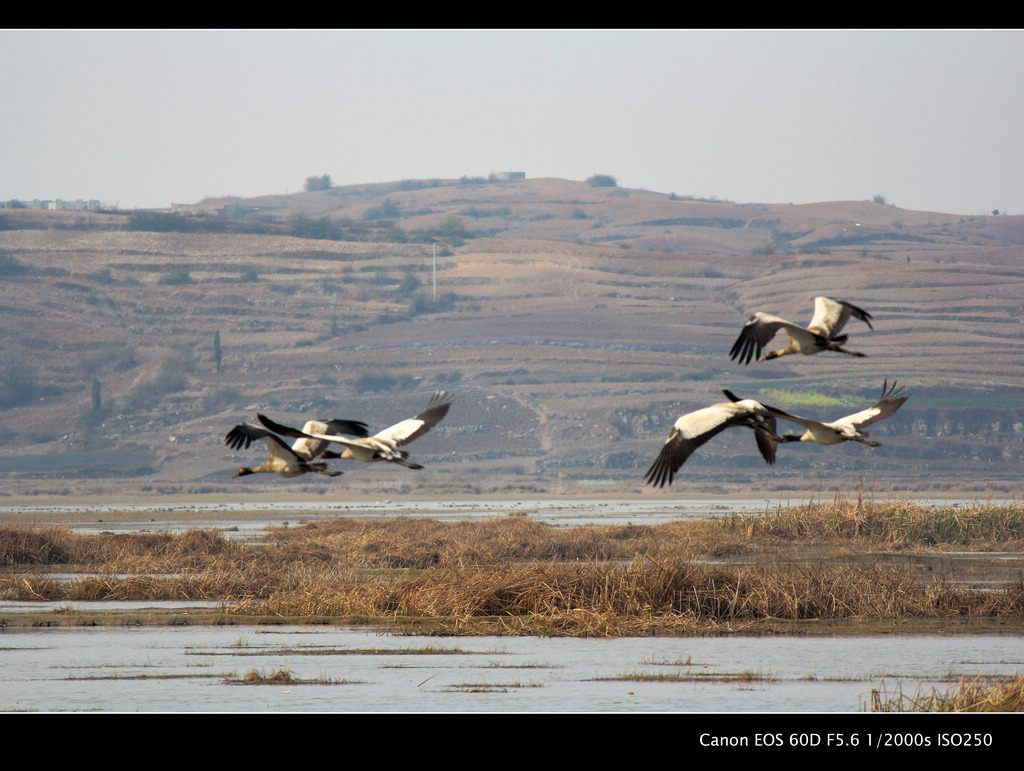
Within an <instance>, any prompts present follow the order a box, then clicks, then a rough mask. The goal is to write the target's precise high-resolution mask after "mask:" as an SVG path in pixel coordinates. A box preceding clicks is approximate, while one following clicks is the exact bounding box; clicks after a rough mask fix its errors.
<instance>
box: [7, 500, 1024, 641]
mask: <svg viewBox="0 0 1024 771" xmlns="http://www.w3.org/2000/svg"><path fill="white" fill-rule="evenodd" d="M905 509H906V505H903V504H892V505H888V506H883V505H878V506H875V505H872V506H871V507H870V511H866V510H865V506H864V504H863V503H862V502H853V503H849V504H835V505H834V506H823V507H818V508H817V509H814V508H812V507H804V508H803V509H799V510H788V511H782V512H779V513H777V514H775V515H764V516H760V517H751V518H727V519H724V520H712V521H703V522H677V523H670V524H664V525H657V526H644V527H636V526H612V527H581V528H571V529H559V528H555V527H551V526H548V525H544V524H542V523H539V522H537V521H535V520H532V519H530V518H529V517H526V516H509V517H502V518H495V519H492V520H488V521H476V522H471V521H462V522H439V521H436V520H429V519H388V520H379V519H378V520H353V519H338V520H326V521H322V522H316V523H312V524H308V525H305V526H300V527H288V528H280V529H275V530H273V531H271V532H270V533H268V534H267V535H266V536H265V537H264V538H263V539H262V542H261V543H259V544H245V543H239V542H234V541H229V540H227V539H226V538H225V537H224V536H223V534H221V533H218V532H213V531H201V530H191V531H187V532H185V533H181V534H139V535H114V534H106V535H98V536H97V535H88V536H87V535H79V534H76V533H74V532H72V531H71V530H69V529H67V528H59V527H51V528H45V529H30V528H10V527H5V528H0V565H3V566H6V570H5V573H4V574H3V575H0V598H3V599H6V600H29V599H33V600H40V599H45V600H54V601H61V600H67V601H92V600H185V601H187V600H214V601H220V602H222V603H223V613H224V614H225V616H228V617H230V618H232V619H234V620H235V621H236V622H245V621H246V620H247V619H248V620H250V621H251V620H254V619H258V620H264V619H268V618H280V619H285V618H287V619H306V620H314V619H320V620H325V621H334V622H344V621H352V620H358V621H360V622H364V623H378V624H380V623H385V624H401V625H409V624H413V625H419V626H420V627H426V626H429V627H431V628H433V629H435V630H443V631H446V632H450V633H485V632H486V633H499V634H563V635H635V634H653V633H666V634H680V633H694V632H699V633H712V632H721V631H727V630H731V631H752V632H753V631H764V630H766V629H778V628H782V627H785V626H787V625H788V626H790V627H792V625H794V624H796V625H801V624H806V623H807V622H822V621H824V622H829V623H852V622H878V621H885V622H907V621H925V620H946V621H956V622H971V621H984V622H990V623H1000V624H1003V625H1006V626H1008V627H1014V628H1016V627H1019V626H1020V625H1021V624H1024V582H1021V581H1020V580H1019V577H1018V578H1017V580H1015V581H1007V582H1005V583H1003V584H1000V585H998V586H996V587H995V588H990V589H986V590H979V589H971V588H967V587H965V586H962V585H959V584H957V583H955V582H953V581H950V580H947V579H946V578H945V577H931V578H925V579H922V577H921V575H920V574H918V573H916V572H914V571H912V570H910V569H907V568H905V567H899V566H894V565H892V564H888V563H884V562H879V561H877V560H876V559H874V558H871V557H870V556H868V557H865V556H864V555H865V554H869V553H875V554H877V553H878V552H880V551H883V550H885V549H889V550H891V551H894V552H896V553H901V554H902V553H904V552H906V551H907V550H908V549H922V548H923V549H926V550H934V549H936V548H942V547H944V546H947V545H948V544H944V543H936V542H935V533H934V532H933V531H932V530H929V529H923V530H920V531H915V530H908V531H907V535H905V536H904V537H903V538H902V540H900V539H898V538H897V537H896V535H895V533H897V531H898V530H899V529H900V523H901V522H904V521H905V518H906V516H907V511H906V510H905ZM913 513H914V514H915V516H916V515H923V512H913ZM1021 513H1022V507H1020V506H1017V507H1009V508H1007V507H978V509H976V510H972V511H962V512H957V518H958V520H959V521H960V522H961V523H962V524H963V525H964V526H963V527H959V528H957V529H955V530H953V531H950V533H951V537H952V538H953V543H955V544H956V545H957V548H963V543H964V542H965V541H971V542H977V543H979V544H981V547H982V548H993V544H994V543H995V541H994V540H993V538H994V537H995V536H997V535H999V534H1001V533H1003V534H1005V533H1009V536H1005V535H1004V536H1003V537H1004V540H1003V541H1002V543H1003V544H1004V545H1005V544H1007V543H1009V544H1015V545H1016V547H1015V548H1019V539H1018V540H1013V539H1014V538H1015V537H1016V536H1015V534H1016V533H1017V530H1016V529H1015V528H1019V524H1018V525H1012V523H1014V522H1019V520H1020V517H1021ZM939 516H940V517H941V516H950V517H951V516H952V515H951V514H949V515H943V514H940V515H939ZM934 518H935V517H934V516H933V517H932V519H934ZM840 521H855V522H859V523H864V522H869V523H871V526H870V527H862V526H857V527H849V526H838V527H837V526H836V523H837V522H840ZM1008 522H1009V523H1011V525H1012V526H1011V527H1007V523H1008ZM794 523H799V527H797V526H795V524H794ZM994 523H995V524H994ZM975 536H977V537H975ZM1007 537H1008V538H1009V540H1005V538H1007ZM915 539H916V540H915ZM823 541H829V542H836V541H840V542H842V543H844V544H845V551H843V555H844V557H843V559H842V560H839V561H836V560H827V559H818V560H815V561H812V562H807V561H803V562H800V561H795V560H791V559H788V558H787V556H786V555H787V554H788V550H792V549H794V548H796V549H803V548H807V547H808V545H813V544H815V543H820V542H823ZM851 554H852V555H856V554H860V555H861V558H860V559H857V560H852V559H850V555H851ZM722 555H726V559H722V558H721V556H722ZM729 555H739V557H740V558H741V559H739V560H738V561H737V560H735V559H733V557H730V556H729ZM55 568H59V569H64V570H71V569H74V570H75V571H76V572H79V573H85V574H86V575H83V576H78V577H74V578H70V579H66V580H58V579H57V578H56V577H55V575H54V569H55Z"/></svg>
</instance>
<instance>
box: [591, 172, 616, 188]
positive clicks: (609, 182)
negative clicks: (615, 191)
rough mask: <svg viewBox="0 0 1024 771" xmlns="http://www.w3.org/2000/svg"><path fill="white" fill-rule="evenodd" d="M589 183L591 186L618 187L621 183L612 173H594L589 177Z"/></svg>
mask: <svg viewBox="0 0 1024 771" xmlns="http://www.w3.org/2000/svg"><path fill="white" fill-rule="evenodd" d="M587 184H588V185H590V186H591V187H618V186H619V183H618V181H617V180H616V179H615V177H613V176H612V175H611V174H594V175H593V176H592V177H587Z"/></svg>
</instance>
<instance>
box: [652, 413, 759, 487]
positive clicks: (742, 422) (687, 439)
mask: <svg viewBox="0 0 1024 771" xmlns="http://www.w3.org/2000/svg"><path fill="white" fill-rule="evenodd" d="M733 426H747V427H749V428H752V429H753V430H754V437H755V438H756V439H757V449H758V450H759V451H760V453H761V457H763V458H764V459H765V462H766V463H768V464H769V465H771V464H773V463H775V443H776V442H777V441H778V436H777V435H776V433H775V416H774V415H772V413H771V412H769V411H768V410H767V409H766V408H765V407H764V406H762V405H761V404H760V403H758V402H756V401H754V400H753V399H742V400H740V401H738V402H735V403H733V402H721V403H719V404H713V405H711V406H710V407H705V408H703V409H700V410H696V411H695V412H691V413H689V414H686V415H683V416H682V417H680V418H679V419H678V420H677V421H676V422H675V425H673V426H672V431H671V432H670V433H669V436H668V439H667V440H666V441H665V444H664V445H663V446H662V448H661V452H660V453H658V457H657V458H655V459H654V462H653V463H652V464H651V467H650V468H649V469H647V473H646V474H645V475H644V479H645V480H646V481H647V484H649V485H654V486H657V487H664V486H665V485H666V484H668V485H671V484H672V478H673V477H674V476H675V474H676V472H677V471H679V468H680V467H681V466H682V465H683V464H684V463H685V462H686V459H687V458H689V457H690V456H691V455H693V453H694V452H696V450H697V448H698V447H700V446H701V445H702V444H704V443H705V442H707V441H708V440H709V439H711V438H712V437H713V436H715V435H717V434H720V433H721V432H722V431H725V430H726V429H727V428H732V427H733Z"/></svg>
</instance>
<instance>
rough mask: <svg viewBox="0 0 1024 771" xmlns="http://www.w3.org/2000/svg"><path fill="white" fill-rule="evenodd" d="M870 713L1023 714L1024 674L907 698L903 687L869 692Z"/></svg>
mask: <svg viewBox="0 0 1024 771" xmlns="http://www.w3.org/2000/svg"><path fill="white" fill-rule="evenodd" d="M868 707H869V708H870V710H871V711H872V712H1024V675H1014V676H1013V677H1011V678H1006V679H998V680H995V681H992V680H991V679H990V678H980V677H979V678H972V679H967V678H961V679H960V681H959V682H957V683H956V684H954V685H952V686H950V687H949V688H947V689H946V690H945V691H941V692H940V691H939V690H938V689H936V688H933V689H932V690H931V691H930V692H927V693H920V692H919V693H915V694H913V695H911V696H907V695H906V694H904V693H903V690H902V687H899V688H897V689H896V690H895V691H894V692H892V693H890V692H889V691H887V690H886V689H885V688H884V687H883V688H878V689H872V691H871V700H870V704H869V705H868Z"/></svg>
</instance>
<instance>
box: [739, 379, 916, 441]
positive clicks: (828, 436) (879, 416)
mask: <svg viewBox="0 0 1024 771" xmlns="http://www.w3.org/2000/svg"><path fill="white" fill-rule="evenodd" d="M725 395H726V396H728V397H729V398H730V399H733V400H734V402H735V403H736V404H740V403H742V402H743V401H744V400H742V399H740V398H739V397H738V396H735V395H733V394H732V393H730V392H729V391H727V390H726V391H725ZM909 398H910V394H908V393H905V392H904V391H903V389H902V388H897V387H896V381H895V380H894V381H893V383H892V385H891V386H890V385H889V382H888V381H886V382H884V383H883V384H882V395H881V396H880V397H879V399H878V402H877V403H876V404H874V405H872V406H871V407H868V408H867V409H864V410H861V411H860V412H855V413H853V414H852V415H847V416H845V417H842V418H839V419H838V420H834V421H832V422H830V423H820V422H818V421H816V420H811V419H810V418H803V417H800V416H799V415H791V414H790V413H788V412H784V411H783V410H780V409H778V408H777V407H771V406H769V405H764V406H765V409H767V410H768V411H769V412H771V413H772V415H774V416H775V417H777V418H782V419H783V420H787V421H789V422H790V423H796V424H797V425H798V426H802V427H803V428H804V429H805V431H804V432H803V433H802V434H786V435H784V436H780V437H779V441H780V442H797V441H799V442H814V443H816V444H825V445H829V444H842V443H843V442H860V443H861V444H866V445H868V446H870V447H878V446H879V445H880V444H881V442H876V441H874V440H873V439H869V438H868V437H869V436H870V434H869V433H868V432H867V431H863V430H862V429H863V428H865V427H867V426H870V425H871V424H872V423H877V422H878V421H879V420H883V419H884V418H887V417H889V416H890V415H892V414H893V413H894V412H896V410H898V409H899V408H900V407H902V406H903V403H904V402H905V401H906V400H907V399H909Z"/></svg>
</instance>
